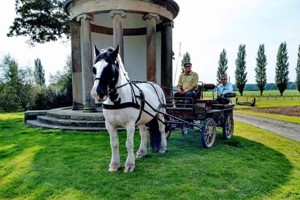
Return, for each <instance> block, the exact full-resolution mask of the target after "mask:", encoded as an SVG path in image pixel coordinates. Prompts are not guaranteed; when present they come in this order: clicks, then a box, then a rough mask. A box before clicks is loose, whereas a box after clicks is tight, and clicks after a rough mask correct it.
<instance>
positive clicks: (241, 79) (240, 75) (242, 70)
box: [235, 44, 247, 95]
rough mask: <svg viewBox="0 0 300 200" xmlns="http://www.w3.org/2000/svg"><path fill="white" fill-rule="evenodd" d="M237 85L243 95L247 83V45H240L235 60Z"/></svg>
mask: <svg viewBox="0 0 300 200" xmlns="http://www.w3.org/2000/svg"><path fill="white" fill-rule="evenodd" d="M235 64H236V70H235V85H236V87H237V88H238V90H239V93H240V94H241V95H243V91H244V88H245V85H246V83H247V72H246V45H242V44H241V45H239V49H238V53H237V59H236V60H235Z"/></svg>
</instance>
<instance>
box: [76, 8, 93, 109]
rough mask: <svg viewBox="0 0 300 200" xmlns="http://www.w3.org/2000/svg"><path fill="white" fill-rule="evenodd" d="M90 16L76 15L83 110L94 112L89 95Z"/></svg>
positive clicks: (91, 82)
mask: <svg viewBox="0 0 300 200" xmlns="http://www.w3.org/2000/svg"><path fill="white" fill-rule="evenodd" d="M91 20H93V18H92V16H90V15H87V14H82V15H80V16H78V17H77V21H80V22H81V32H80V46H81V69H82V93H83V111H85V112H94V111H96V109H95V103H94V100H93V98H92V97H91V93H90V91H91V89H92V87H93V84H94V79H93V72H92V66H93V61H92V42H91V23H90V21H91Z"/></svg>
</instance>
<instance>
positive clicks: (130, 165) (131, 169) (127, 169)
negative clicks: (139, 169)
mask: <svg viewBox="0 0 300 200" xmlns="http://www.w3.org/2000/svg"><path fill="white" fill-rule="evenodd" d="M134 168H135V165H134V164H128V165H125V169H124V172H132V171H133V170H134Z"/></svg>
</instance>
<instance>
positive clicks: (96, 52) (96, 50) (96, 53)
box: [95, 45, 100, 57]
mask: <svg viewBox="0 0 300 200" xmlns="http://www.w3.org/2000/svg"><path fill="white" fill-rule="evenodd" d="M99 54H100V51H99V50H98V49H97V47H96V45H95V55H96V57H97V56H98V55H99Z"/></svg>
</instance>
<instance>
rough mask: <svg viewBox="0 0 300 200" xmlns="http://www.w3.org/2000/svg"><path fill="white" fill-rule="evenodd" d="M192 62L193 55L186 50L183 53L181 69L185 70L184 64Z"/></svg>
mask: <svg viewBox="0 0 300 200" xmlns="http://www.w3.org/2000/svg"><path fill="white" fill-rule="evenodd" d="M189 62H191V55H190V53H189V52H185V53H184V54H183V57H182V60H181V71H182V73H183V72H184V64H185V63H189Z"/></svg>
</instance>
